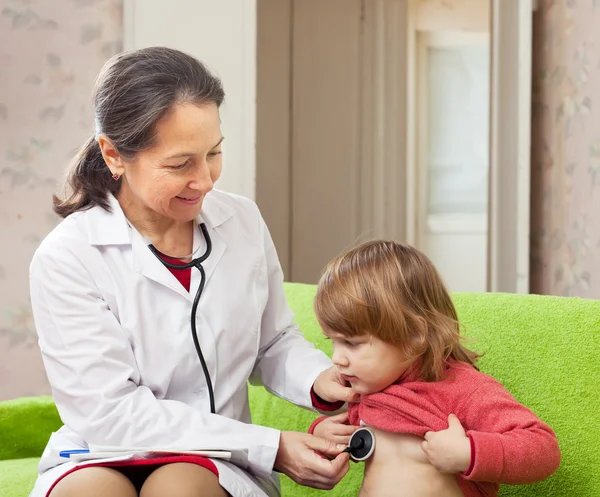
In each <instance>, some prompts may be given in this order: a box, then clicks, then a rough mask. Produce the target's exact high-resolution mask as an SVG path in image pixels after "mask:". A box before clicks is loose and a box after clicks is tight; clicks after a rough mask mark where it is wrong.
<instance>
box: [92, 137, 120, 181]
mask: <svg viewBox="0 0 600 497" xmlns="http://www.w3.org/2000/svg"><path fill="white" fill-rule="evenodd" d="M98 146H99V147H100V152H101V153H102V157H103V158H104V162H106V165H107V166H108V168H109V169H110V172H111V173H112V174H114V175H117V176H122V175H123V172H124V171H125V162H124V161H123V159H122V158H121V155H120V154H119V151H118V150H117V147H115V145H114V143H113V142H112V141H111V140H110V139H109V138H108V137H107V136H106V135H103V134H101V135H99V136H98Z"/></svg>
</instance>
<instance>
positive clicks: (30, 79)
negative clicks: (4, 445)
mask: <svg viewBox="0 0 600 497" xmlns="http://www.w3.org/2000/svg"><path fill="white" fill-rule="evenodd" d="M121 47H122V0H0V399H3V398H12V397H16V396H21V395H38V394H41V393H48V387H47V384H46V378H45V373H44V370H43V367H42V363H41V358H40V354H39V350H38V348H37V339H36V336H35V331H34V327H33V320H32V316H31V310H30V306H29V286H28V270H29V262H30V260H31V257H32V255H33V252H34V251H35V248H36V247H37V245H38V244H39V242H40V240H41V239H42V238H43V237H44V236H45V235H46V234H47V233H48V232H49V231H50V230H51V229H52V228H53V227H54V226H55V224H56V223H57V222H58V218H57V217H56V216H55V215H54V214H53V213H52V209H51V201H52V193H53V192H54V191H55V190H56V183H57V180H58V179H59V178H60V177H61V175H62V173H63V169H64V167H65V165H66V164H67V163H68V161H69V159H70V158H71V157H72V156H73V154H74V153H75V151H76V149H77V148H78V147H79V145H81V143H82V142H83V141H84V140H85V139H86V138H87V137H88V136H89V135H90V134H91V133H92V129H93V128H92V115H91V106H90V94H91V90H92V86H93V82H94V79H95V77H96V75H97V73H98V71H99V70H100V68H101V67H102V65H103V64H104V62H105V61H106V59H107V58H109V57H110V56H111V55H113V54H114V53H117V52H118V51H120V50H121Z"/></svg>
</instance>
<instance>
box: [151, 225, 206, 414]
mask: <svg viewBox="0 0 600 497" xmlns="http://www.w3.org/2000/svg"><path fill="white" fill-rule="evenodd" d="M200 230H201V231H202V235H203V236H204V239H205V240H206V250H205V251H204V254H202V255H201V256H200V257H196V258H195V259H192V260H191V261H190V262H186V263H184V264H173V263H171V262H168V261H165V260H163V259H162V257H161V255H163V254H161V252H159V251H158V249H157V248H156V247H155V246H154V245H152V243H151V242H150V243H149V244H148V248H149V249H150V250H151V251H152V253H153V254H154V255H155V256H156V258H157V259H158V260H159V261H160V262H162V263H163V264H164V265H165V266H166V267H168V268H170V269H189V268H192V267H195V268H197V269H198V270H199V271H200V285H199V286H198V290H196V296H195V297H194V303H193V304H192V312H191V328H192V338H193V340H194V346H195V347H196V353H197V354H198V358H199V359H200V364H202V370H203V371H204V377H205V378H206V385H207V387H208V398H209V399H210V412H211V413H213V414H215V412H216V411H215V394H214V392H213V386H212V381H211V380H210V373H209V372H208V366H207V365H206V361H205V360H204V354H202V349H201V348H200V343H199V342H198V332H197V331H196V312H197V311H198V303H199V302H200V296H201V295H202V291H203V290H204V283H205V282H206V272H205V271H204V267H202V263H203V262H204V261H205V260H206V259H208V256H209V255H210V252H211V250H212V243H211V241H210V236H208V230H207V229H206V225H205V224H204V223H200ZM192 255H193V254H192Z"/></svg>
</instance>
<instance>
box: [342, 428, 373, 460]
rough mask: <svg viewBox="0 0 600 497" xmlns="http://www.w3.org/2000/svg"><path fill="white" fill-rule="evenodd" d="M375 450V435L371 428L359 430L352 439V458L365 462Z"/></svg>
mask: <svg viewBox="0 0 600 497" xmlns="http://www.w3.org/2000/svg"><path fill="white" fill-rule="evenodd" d="M374 450H375V434H374V433H373V432H372V431H371V430H370V429H369V428H365V427H362V428H359V429H358V430H356V431H355V432H354V433H353V434H352V436H351V437H350V441H349V442H348V448H347V449H346V450H344V452H349V453H350V457H351V458H352V459H353V460H355V461H365V460H367V459H368V458H369V457H371V455H372V454H373V451H374Z"/></svg>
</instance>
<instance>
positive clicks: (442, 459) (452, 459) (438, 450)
mask: <svg viewBox="0 0 600 497" xmlns="http://www.w3.org/2000/svg"><path fill="white" fill-rule="evenodd" d="M421 447H422V448H423V452H425V455H426V456H427V459H429V462H430V463H431V464H432V465H433V466H435V467H436V468H437V470H438V471H440V472H442V473H452V474H454V473H464V472H465V471H467V470H468V469H469V466H470V465H471V441H470V440H469V437H468V436H467V434H466V433H465V429H464V428H463V427H462V425H461V424H460V421H459V420H458V418H457V417H456V416H455V415H454V414H450V416H448V428H447V429H445V430H442V431H428V432H427V433H425V441H424V442H422V443H421Z"/></svg>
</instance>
